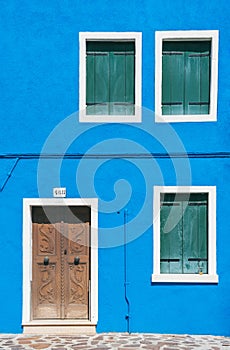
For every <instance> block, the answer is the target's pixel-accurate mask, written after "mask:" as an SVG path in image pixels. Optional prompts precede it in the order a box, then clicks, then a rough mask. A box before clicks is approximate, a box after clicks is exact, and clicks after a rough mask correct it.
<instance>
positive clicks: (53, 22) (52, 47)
mask: <svg viewBox="0 0 230 350" xmlns="http://www.w3.org/2000/svg"><path fill="white" fill-rule="evenodd" d="M0 7H1V8H0V33H1V41H0V42H1V52H0V66H1V70H0V84H1V85H0V88H1V94H0V107H1V118H0V154H4V153H23V154H29V153H39V152H41V150H42V148H43V146H44V144H45V142H46V140H47V139H48V146H47V148H46V150H49V151H50V152H55V153H62V152H64V153H66V152H67V153H98V152H99V151H100V153H101V152H103V153H122V152H124V150H125V151H127V152H129V153H143V152H144V151H145V152H146V153H151V152H153V153H167V152H176V151H181V150H182V149H183V146H184V148H185V150H186V151H187V152H195V153H203V152H229V136H230V135H229V122H228V119H229V112H230V105H229V92H230V84H229V76H230V74H229V73H230V72H229V61H230V57H229V56H230V54H229V50H228V47H229V32H230V31H229V5H228V3H227V1H224V0H219V1H211V2H210V1H208V0H205V1H202V2H201V1H198V0H196V1H182V0H175V1H173V2H172V1H170V0H168V1H155V0H152V1H151V0H143V1H141V2H140V1H137V0H136V1H135V0H132V1H131V0H130V1H129V0H127V1H121V0H118V1H106V0H98V1H89V0H86V1H84V2H82V1H73V0H64V1H53V0H51V1H49V2H46V1H41V0H39V1H37V0H36V1H35V0H33V1H26V0H22V1H20V2H18V1H15V0H14V1H13V0H7V1H6V0H2V1H1V6H0ZM189 29H191V30H193V29H200V30H205V29H207V30H213V29H218V30H219V31H220V44H219V89H218V121H217V122H215V123H182V124H180V123H177V124H172V129H171V128H170V126H168V125H156V124H155V123H154V116H153V112H151V111H149V110H152V111H154V64H155V58H154V46H155V43H154V34H155V31H156V30H189ZM80 31H140V32H142V35H143V38H142V39H143V90H142V91H143V93H142V95H143V106H144V107H145V108H147V109H148V110H144V113H143V122H142V123H141V124H140V125H115V124H110V125H99V124H98V125H87V126H85V125H84V126H83V125H81V124H79V123H78V116H77V115H75V114H73V115H72V116H70V117H69V118H68V119H67V120H66V117H68V116H69V115H71V114H72V113H74V112H76V111H77V110H78V88H79V85H78V79H79V76H78V64H79V51H78V50H79V48H78V35H79V32H80ZM63 121H64V122H63ZM61 122H63V123H62V124H61V126H60V127H59V129H58V130H56V131H55V134H54V137H52V136H51V137H49V134H50V133H51V132H52V130H53V129H54V128H55V127H56V126H57V125H58V124H59V123H61ZM76 136H78V137H77V138H76ZM75 138H76V139H75ZM116 138H120V139H121V140H116ZM70 140H73V142H71V144H70V145H68V142H69V141H70ZM128 140H129V141H128ZM166 140H167V142H168V144H167V147H166ZM160 141H162V142H163V145H162V144H161V143H160ZM100 142H101V143H100ZM134 142H135V143H134ZM91 147H94V148H93V149H91ZM143 147H144V148H145V150H144V149H143ZM13 163H14V160H6V159H0V181H1V183H0V186H1V185H2V184H3V183H4V180H5V179H6V177H7V173H8V172H9V171H10V169H11V168H12V166H13ZM56 165H57V164H56V161H55V160H49V161H48V162H47V163H44V166H47V172H46V173H45V174H44V173H42V174H41V176H40V177H39V187H38V185H37V166H38V160H37V159H33V158H32V159H29V160H28V159H27V160H25V159H24V160H23V159H22V160H20V161H19V163H18V165H17V167H16V168H15V170H14V172H13V174H12V177H11V178H10V179H9V181H8V183H7V184H6V186H5V188H4V190H3V191H2V192H1V193H0V205H1V214H0V218H1V234H0V246H1V247H2V249H1V254H0V264H1V288H0V312H1V315H4V317H1V320H0V332H20V331H21V326H20V325H21V308H22V303H21V300H22V198H24V197H38V196H40V195H41V194H42V196H44V197H51V196H52V188H53V187H55V186H57V179H59V178H60V183H61V185H63V186H66V187H67V193H68V197H79V196H82V197H83V195H84V196H85V197H91V196H92V193H93V191H94V190H95V191H96V194H97V196H98V197H99V209H100V213H99V224H100V227H101V228H103V227H113V226H118V227H119V230H120V233H119V234H120V236H121V237H122V235H123V226H122V225H123V220H124V208H126V209H127V210H128V220H129V221H130V222H131V221H132V219H134V218H136V217H138V221H137V223H136V225H135V227H133V226H130V227H132V230H128V232H127V234H128V236H131V237H132V236H134V237H136V239H134V240H133V241H132V242H131V243H129V244H128V246H127V264H128V265H127V268H128V270H127V273H128V281H129V285H128V295H129V299H130V303H131V319H130V329H131V331H132V332H159V333H191V334H192V333H193V334H194V333H197V334H205V333H209V334H224V335H230V326H229V316H230V297H229V295H230V289H229V286H230V277H229V273H228V271H229V270H230V263H229V252H228V247H229V245H230V236H229V224H228V220H226V218H228V216H229V210H228V207H229V206H228V193H229V189H230V188H229V187H230V186H229V181H228V174H229V168H230V161H229V158H215V159H203V158H199V159H190V161H189V163H187V162H186V161H184V160H176V163H174V164H173V161H172V160H171V159H156V160H152V159H144V158H141V157H137V158H135V159H87V160H84V161H83V160H80V159H76V160H67V159H66V160H63V162H62V167H61V170H60V172H59V171H58V170H57V168H56ZM189 166H190V167H191V178H189ZM43 169H44V168H43ZM175 169H176V170H175ZM184 169H185V170H184ZM77 172H79V173H77ZM76 176H78V177H77V181H76ZM119 179H123V180H126V181H127V182H128V183H129V184H128V183H127V182H124V181H123V182H119V183H116V182H117V180H119ZM190 180H191V183H192V184H193V185H216V186H217V268H218V274H219V278H220V281H219V284H218V285H183V284H182V285H170V284H168V285H157V284H151V274H152V272H153V271H152V260H153V249H152V245H153V232H152V226H151V223H152V187H153V186H154V185H158V184H162V183H164V184H165V185H175V184H177V183H178V181H179V183H180V184H186V183H187V182H188V181H190ZM115 183H116V186H115V188H114V184H115ZM85 184H86V185H85ZM89 185H94V186H95V189H93V188H92V187H90V186H89ZM116 193H117V195H118V196H117V199H116ZM146 198H147V199H146ZM145 199H146V204H145V205H144V204H143V203H145ZM103 201H111V204H110V205H108V211H109V212H108V213H105V208H106V204H105V203H103ZM143 205H144V210H143ZM118 209H119V210H118ZM118 212H119V213H118ZM111 240H112V241H113V238H111V237H109V238H108V237H105V236H103V235H102V234H100V230H99V242H100V246H101V247H102V246H104V245H106V244H107V243H108V242H109V243H108V244H107V245H109V246H111V245H112V243H111ZM126 312H127V306H126V303H125V300H124V264H123V246H117V247H113V248H112V247H111V248H100V250H99V322H98V327H97V331H98V332H102V331H126V329H127V323H126V320H125V315H126Z"/></svg>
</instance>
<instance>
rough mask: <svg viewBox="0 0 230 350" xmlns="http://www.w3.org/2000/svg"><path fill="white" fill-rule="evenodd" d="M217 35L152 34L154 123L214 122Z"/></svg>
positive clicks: (215, 32) (194, 33)
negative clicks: (153, 52) (154, 74)
mask: <svg viewBox="0 0 230 350" xmlns="http://www.w3.org/2000/svg"><path fill="white" fill-rule="evenodd" d="M217 55H218V32H217V31H201V32H197V31H196V32H194V31H189V32H156V84H155V89H156V91H155V94H156V95H155V103H156V107H155V109H156V121H158V122H164V121H166V122H170V121H171V122H180V121H182V122H183V121H214V120H216V108H217V107H216V105H217Z"/></svg>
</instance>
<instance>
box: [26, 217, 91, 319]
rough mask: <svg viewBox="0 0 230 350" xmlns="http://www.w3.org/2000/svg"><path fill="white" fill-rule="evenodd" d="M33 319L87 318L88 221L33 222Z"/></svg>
mask: <svg viewBox="0 0 230 350" xmlns="http://www.w3.org/2000/svg"><path fill="white" fill-rule="evenodd" d="M32 304H33V305H32V313H33V315H32V317H33V319H88V318H89V224H88V223H79V224H65V223H63V222H62V223H57V224H36V223H34V224H33V277H32Z"/></svg>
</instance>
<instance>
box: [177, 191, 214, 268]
mask: <svg viewBox="0 0 230 350" xmlns="http://www.w3.org/2000/svg"><path fill="white" fill-rule="evenodd" d="M183 206H184V210H185V211H184V215H183V236H184V241H183V271H184V273H188V274H191V273H193V274H194V273H207V272H208V271H207V267H208V260H207V259H208V250H207V247H208V244H207V243H208V242H207V240H208V232H207V195H206V194H203V195H202V194H201V195H199V194H192V195H190V199H189V202H188V203H186V202H183Z"/></svg>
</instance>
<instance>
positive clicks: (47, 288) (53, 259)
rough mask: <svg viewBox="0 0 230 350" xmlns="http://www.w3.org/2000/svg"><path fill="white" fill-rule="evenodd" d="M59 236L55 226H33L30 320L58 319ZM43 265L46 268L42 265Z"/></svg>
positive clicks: (59, 301)
mask: <svg viewBox="0 0 230 350" xmlns="http://www.w3.org/2000/svg"><path fill="white" fill-rule="evenodd" d="M59 246H60V233H59V231H58V229H57V225H51V224H36V223H34V224H33V272H32V273H33V279H32V303H33V318H34V319H46V318H60V317H61V298H60V297H61V294H60V284H61V279H60V277H61V276H60V271H61V259H60V249H59ZM45 264H47V265H45Z"/></svg>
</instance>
